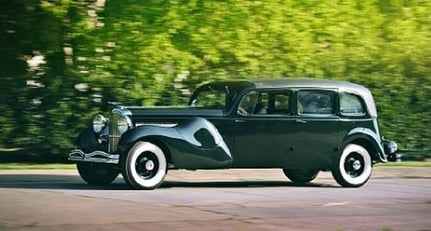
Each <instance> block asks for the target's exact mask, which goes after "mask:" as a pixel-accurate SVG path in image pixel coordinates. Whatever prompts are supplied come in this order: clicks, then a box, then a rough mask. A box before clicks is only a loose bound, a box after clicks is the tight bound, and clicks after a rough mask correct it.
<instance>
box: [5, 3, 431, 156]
mask: <svg viewBox="0 0 431 231" xmlns="http://www.w3.org/2000/svg"><path fill="white" fill-rule="evenodd" d="M429 12H431V2H430V1H426V0H413V1H404V0H364V1H359V2H358V1H354V0H337V1H323V0H313V1H293V0H276V1H234V0H224V1H202V0H192V1H183V0H173V1H159V0H157V1H156V0H146V1H140V0H123V1H104V0H92V1H86V0H61V1H60V0H59V1H48V0H5V1H2V3H1V7H0V17H1V24H0V44H1V47H0V52H1V55H0V59H1V63H0V78H1V79H0V81H1V88H0V89H1V92H0V94H1V95H0V97H1V99H0V100H1V101H0V110H1V111H2V113H1V114H0V124H2V132H1V133H0V147H24V148H30V149H31V148H34V147H38V148H41V150H40V151H38V152H43V153H44V152H46V153H63V154H64V153H65V152H64V150H67V149H69V148H70V147H71V146H72V141H73V137H74V136H76V135H77V134H78V132H79V130H80V129H81V128H82V127H84V126H87V125H88V123H89V121H90V118H91V116H92V115H93V113H95V112H97V111H105V110H107V109H108V108H109V106H108V102H109V101H120V102H122V103H124V104H145V105H161V104H184V103H186V102H187V99H188V97H189V95H190V92H191V91H193V89H194V88H195V87H196V85H198V84H200V83H202V82H206V81H212V80H221V79H231V78H235V79H238V78H262V77H265V78H274V77H275V78H277V77H286V78H289V77H313V78H333V79H339V80H347V81H352V82H356V83H359V84H363V85H365V86H366V87H368V88H370V89H371V91H372V92H373V93H374V95H375V100H376V102H377V104H378V109H379V113H380V124H381V127H382V133H383V134H385V135H386V136H387V137H390V138H391V139H396V140H398V141H399V143H400V145H401V148H404V149H421V150H429V149H430V146H429V142H430V141H431V130H430V129H428V124H429V123H430V122H431V121H430V120H431V102H430V99H431V95H430V94H431V93H430V92H431V91H430V90H431V18H430V13H429Z"/></svg>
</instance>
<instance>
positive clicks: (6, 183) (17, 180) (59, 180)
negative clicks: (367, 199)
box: [0, 174, 337, 190]
mask: <svg viewBox="0 0 431 231" xmlns="http://www.w3.org/2000/svg"><path fill="white" fill-rule="evenodd" d="M264 187H315V188H321V187H324V188H335V187H337V186H334V185H331V184H325V183H319V182H315V183H304V184H299V183H293V182H289V181H263V180H262V181H256V180H241V181H213V180H212V181H208V182H202V181H198V182H193V181H165V182H163V184H162V185H161V186H160V187H159V189H169V188H264ZM0 188H3V189H8V188H9V189H16V188H23V189H53V190H61V189H64V190H131V188H130V187H129V186H128V185H127V184H126V183H125V182H124V180H123V179H122V177H118V178H117V179H116V180H115V181H114V182H113V183H112V184H109V185H103V186H99V185H90V184H87V183H86V182H84V181H83V180H82V179H81V178H80V177H79V176H75V175H45V174H40V175H38V174H29V175H26V174H10V175H8V174H5V175H0Z"/></svg>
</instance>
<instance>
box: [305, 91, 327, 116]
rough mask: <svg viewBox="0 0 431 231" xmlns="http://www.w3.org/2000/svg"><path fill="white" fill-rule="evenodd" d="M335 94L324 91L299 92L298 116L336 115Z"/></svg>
mask: <svg viewBox="0 0 431 231" xmlns="http://www.w3.org/2000/svg"><path fill="white" fill-rule="evenodd" d="M334 95H335V94H334V92H332V91H322V90H302V91H299V92H298V114H308V115H332V114H334Z"/></svg>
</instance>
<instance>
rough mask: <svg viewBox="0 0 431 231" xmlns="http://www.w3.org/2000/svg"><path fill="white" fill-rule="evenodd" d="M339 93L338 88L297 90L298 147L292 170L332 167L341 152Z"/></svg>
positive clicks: (296, 136)
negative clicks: (337, 102)
mask: <svg viewBox="0 0 431 231" xmlns="http://www.w3.org/2000/svg"><path fill="white" fill-rule="evenodd" d="M336 93H337V91H336V90H335V89H334V90H333V89H327V90H321V89H300V90H298V91H296V94H295V95H296V106H297V116H296V119H295V121H296V135H295V144H294V146H295V148H294V151H293V152H292V155H289V157H290V159H289V166H288V167H289V168H324V167H331V164H332V160H333V158H334V157H335V155H336V154H337V152H338V151H339V147H338V122H339V117H338V116H337V115H336V113H335V111H336V110H335V108H336V95H337V94H336Z"/></svg>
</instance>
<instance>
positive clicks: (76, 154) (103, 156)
mask: <svg viewBox="0 0 431 231" xmlns="http://www.w3.org/2000/svg"><path fill="white" fill-rule="evenodd" d="M68 160H70V161H73V162H90V163H104V164H118V163H120V155H118V154H109V153H106V152H103V151H94V152H91V153H84V152H83V151H82V150H80V149H74V150H72V151H71V152H70V153H69V158H68Z"/></svg>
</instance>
